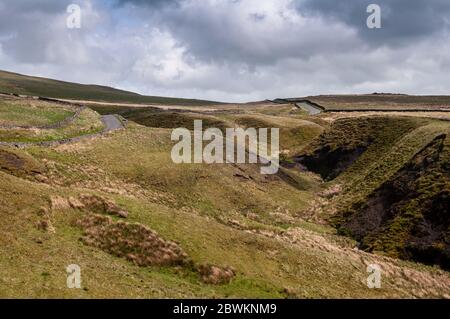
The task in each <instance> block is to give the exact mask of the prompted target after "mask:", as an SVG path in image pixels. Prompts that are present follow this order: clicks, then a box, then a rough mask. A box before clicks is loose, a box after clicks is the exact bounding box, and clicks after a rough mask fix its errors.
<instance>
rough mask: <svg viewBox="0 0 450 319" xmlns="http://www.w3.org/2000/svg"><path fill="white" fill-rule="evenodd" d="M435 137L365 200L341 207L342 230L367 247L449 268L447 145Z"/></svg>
mask: <svg viewBox="0 0 450 319" xmlns="http://www.w3.org/2000/svg"><path fill="white" fill-rule="evenodd" d="M445 138H446V136H445V135H441V136H439V137H437V138H436V139H435V140H434V141H433V142H432V143H430V144H429V145H427V146H426V147H425V148H424V149H423V150H422V151H421V152H420V153H418V154H417V155H416V156H415V157H414V158H413V159H412V160H411V161H410V162H409V163H408V164H407V165H405V166H404V167H403V168H402V169H401V170H400V171H399V172H397V174H396V175H395V176H394V177H393V178H391V179H390V180H388V181H387V182H385V183H384V184H382V185H381V187H379V188H378V189H377V190H376V191H374V192H373V193H372V194H371V195H369V197H368V198H367V199H366V200H365V201H364V202H360V203H357V204H355V205H354V206H353V207H352V208H351V209H350V210H348V211H345V212H342V215H343V216H344V220H345V221H344V222H343V223H342V224H341V225H340V230H341V232H342V233H347V234H350V235H352V236H353V237H354V238H355V239H357V240H358V241H359V242H360V244H361V248H362V249H364V250H367V251H384V252H386V253H388V254H390V255H393V256H396V257H400V258H404V259H412V260H415V261H419V262H423V263H426V264H437V265H440V266H442V268H444V269H450V200H449V199H450V150H449V148H448V146H446V145H445Z"/></svg>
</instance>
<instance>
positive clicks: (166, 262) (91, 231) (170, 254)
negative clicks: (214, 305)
mask: <svg viewBox="0 0 450 319" xmlns="http://www.w3.org/2000/svg"><path fill="white" fill-rule="evenodd" d="M76 225H77V226H79V227H81V228H82V229H83V230H84V236H83V237H82V241H83V243H85V244H86V245H89V246H94V247H97V248H100V249H102V250H104V251H106V252H108V253H110V254H112V255H115V256H117V257H125V258H126V259H127V260H129V261H131V262H133V263H135V264H137V265H139V266H173V265H181V264H184V263H185V262H186V261H187V254H186V253H185V252H184V251H183V249H182V248H181V247H180V246H178V244H176V243H175V242H172V241H167V240H164V239H163V238H161V237H160V236H159V235H158V234H157V233H156V232H154V231H152V230H150V229H149V228H148V227H146V226H144V225H141V224H131V223H127V222H122V221H119V222H115V221H113V219H112V218H111V217H109V216H103V215H98V214H89V215H86V216H84V217H83V218H81V219H79V220H77V222H76Z"/></svg>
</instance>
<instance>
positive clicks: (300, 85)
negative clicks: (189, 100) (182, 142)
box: [0, 0, 450, 101]
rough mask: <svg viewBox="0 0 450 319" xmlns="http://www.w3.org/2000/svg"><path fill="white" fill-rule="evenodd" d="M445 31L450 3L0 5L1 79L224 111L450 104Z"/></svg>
mask: <svg viewBox="0 0 450 319" xmlns="http://www.w3.org/2000/svg"><path fill="white" fill-rule="evenodd" d="M72 3H73V4H78V5H79V6H80V7H81V28H80V29H70V28H68V27H67V23H66V22H67V21H66V20H67V18H68V16H69V13H67V7H68V5H70V4H72ZM371 3H375V4H378V5H379V6H380V7H381V23H382V28H381V29H369V28H368V27H367V25H366V20H367V17H368V16H369V15H370V13H367V11H366V10H367V6H368V5H369V4H371ZM449 26H450V1H449V0H378V1H377V0H369V1H366V0H339V1H338V0H147V1H145V0H116V1H107V0H91V1H89V0H78V1H76V0H69V1H66V0H40V1H36V0H0V69H4V70H9V71H14V72H19V73H25V74H31V75H38V76H44V77H51V78H56V79H61V80H67V81H74V82H81V83H95V84H102V85H109V86H114V87H117V88H122V89H127V90H132V91H135V92H138V93H141V94H146V95H163V96H177V97H195V98H203V99H213V100H221V101H252V100H261V99H266V98H275V97H294V96H304V95H310V94H313V95H315V94H327V93H371V92H401V93H413V94H450V33H449V31H450V28H449Z"/></svg>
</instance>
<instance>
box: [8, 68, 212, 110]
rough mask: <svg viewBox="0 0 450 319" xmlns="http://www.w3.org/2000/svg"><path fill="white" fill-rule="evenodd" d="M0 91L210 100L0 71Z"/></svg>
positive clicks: (117, 98) (188, 102) (110, 99)
mask: <svg viewBox="0 0 450 319" xmlns="http://www.w3.org/2000/svg"><path fill="white" fill-rule="evenodd" d="M0 92H5V93H14V94H21V95H29V96H43V97H51V98H59V99H71V100H90V101H103V102H116V103H124V102H127V103H137V104H153V103H154V104H175V105H207V104H211V103H217V102H212V101H204V100H195V99H181V98H170V97H160V96H144V95H140V94H137V93H133V92H128V91H123V90H118V89H115V88H111V87H107V86H101V85H85V84H78V83H71V82H64V81H58V80H52V79H46V78H41V77H34V76H27V75H22V74H17V73H12V72H7V71H1V70H0Z"/></svg>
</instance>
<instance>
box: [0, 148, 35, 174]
mask: <svg viewBox="0 0 450 319" xmlns="http://www.w3.org/2000/svg"><path fill="white" fill-rule="evenodd" d="M0 170H2V171H6V172H7V173H9V174H11V175H14V176H18V177H24V176H30V175H37V174H41V173H42V172H43V171H44V167H43V165H41V164H40V163H39V162H37V161H36V160H35V159H34V158H32V157H31V156H29V155H27V154H25V153H22V152H20V151H16V150H12V149H7V148H0Z"/></svg>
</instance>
